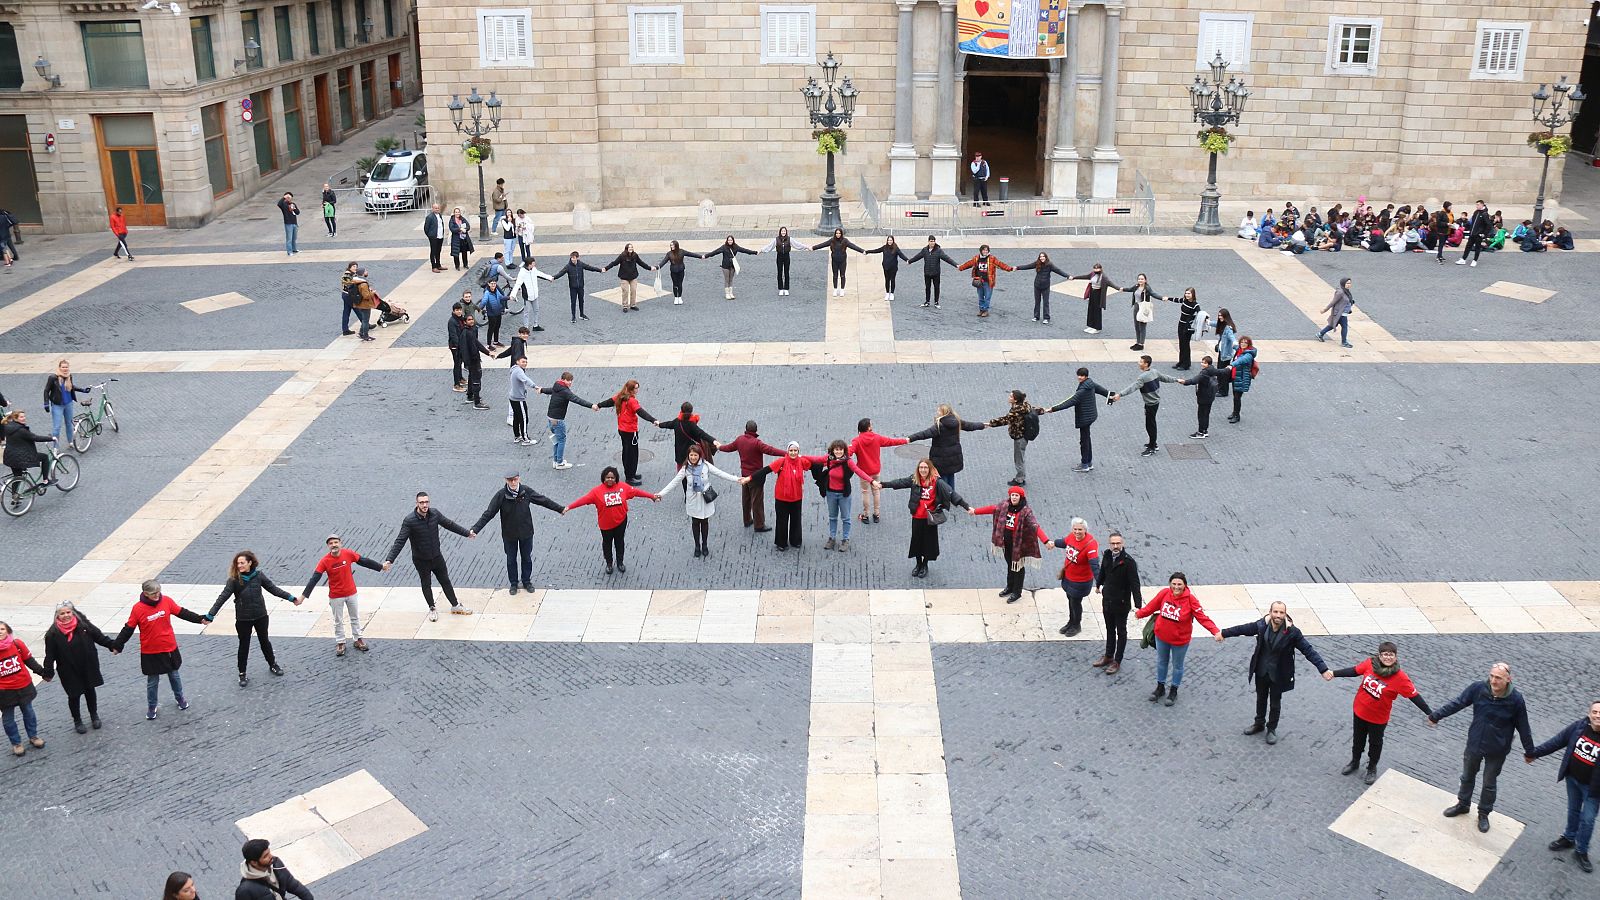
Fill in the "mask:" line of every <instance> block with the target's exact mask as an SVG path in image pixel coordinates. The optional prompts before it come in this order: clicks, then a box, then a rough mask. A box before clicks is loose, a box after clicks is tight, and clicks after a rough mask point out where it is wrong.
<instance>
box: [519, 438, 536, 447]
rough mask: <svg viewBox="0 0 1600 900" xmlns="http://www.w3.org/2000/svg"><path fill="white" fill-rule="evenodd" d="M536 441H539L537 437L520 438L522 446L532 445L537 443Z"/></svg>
mask: <svg viewBox="0 0 1600 900" xmlns="http://www.w3.org/2000/svg"><path fill="white" fill-rule="evenodd" d="M537 443H539V439H538V438H523V439H522V445H523V446H524V447H532V446H533V445H534V444H537Z"/></svg>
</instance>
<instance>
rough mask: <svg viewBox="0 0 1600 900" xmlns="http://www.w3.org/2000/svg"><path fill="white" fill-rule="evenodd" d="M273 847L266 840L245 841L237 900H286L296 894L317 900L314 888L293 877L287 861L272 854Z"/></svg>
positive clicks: (303, 897) (235, 894)
mask: <svg viewBox="0 0 1600 900" xmlns="http://www.w3.org/2000/svg"><path fill="white" fill-rule="evenodd" d="M271 847H272V845H271V844H269V843H268V842H267V841H266V840H265V839H264V838H252V839H250V840H248V841H245V842H244V846H243V847H241V848H240V850H241V851H242V852H243V854H244V862H242V863H240V864H239V887H238V889H237V890H235V891H234V894H233V896H234V898H235V900H283V898H284V897H287V896H289V895H290V894H293V895H294V896H296V897H298V898H300V900H313V898H312V896H311V889H310V888H308V887H306V886H305V885H303V884H301V883H300V881H299V879H297V878H295V877H294V876H293V875H291V874H289V868H288V867H287V866H285V865H284V864H283V860H281V859H279V858H278V857H276V856H274V855H273V854H272V849H271Z"/></svg>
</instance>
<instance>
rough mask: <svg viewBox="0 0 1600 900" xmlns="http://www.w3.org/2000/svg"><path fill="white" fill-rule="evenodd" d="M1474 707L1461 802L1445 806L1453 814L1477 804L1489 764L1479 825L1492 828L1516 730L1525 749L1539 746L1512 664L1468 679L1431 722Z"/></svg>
mask: <svg viewBox="0 0 1600 900" xmlns="http://www.w3.org/2000/svg"><path fill="white" fill-rule="evenodd" d="M1469 706H1470V707H1472V725H1471V726H1470V727H1469V728H1468V729H1467V749H1466V752H1465V753H1463V754H1462V755H1461V790H1460V791H1458V792H1457V793H1456V805H1455V806H1452V807H1450V808H1449V809H1447V810H1445V811H1444V814H1445V816H1446V817H1447V818H1455V817H1456V816H1461V815H1466V814H1467V812H1468V811H1469V810H1471V809H1472V789H1473V787H1474V786H1475V785H1476V783H1477V780H1478V769H1479V768H1482V769H1483V792H1482V793H1481V794H1479V795H1478V830H1479V831H1488V830H1489V813H1491V812H1493V811H1494V799H1495V789H1496V782H1498V781H1499V779H1500V767H1501V766H1503V765H1505V762H1506V755H1507V754H1509V753H1510V752H1511V735H1512V732H1515V733H1516V735H1517V736H1518V737H1520V738H1521V739H1522V752H1523V753H1525V754H1531V753H1532V752H1533V732H1532V730H1531V729H1529V728H1528V705H1527V704H1526V703H1524V702H1523V700H1522V695H1521V694H1520V693H1518V692H1517V690H1516V689H1515V688H1513V687H1512V686H1511V665H1510V664H1509V663H1503V662H1497V663H1495V664H1494V665H1492V666H1490V667H1489V677H1488V678H1487V679H1485V680H1483V681H1475V682H1473V683H1472V684H1470V685H1467V689H1466V690H1464V691H1462V692H1461V696H1459V697H1457V698H1456V699H1454V700H1451V701H1450V702H1449V703H1446V704H1445V705H1443V706H1441V707H1439V708H1438V709H1436V710H1434V711H1433V714H1432V715H1430V716H1428V724H1429V725H1437V724H1439V720H1440V719H1444V718H1446V717H1448V716H1451V715H1453V714H1455V713H1458V712H1460V711H1461V710H1463V709H1466V708H1467V707H1469Z"/></svg>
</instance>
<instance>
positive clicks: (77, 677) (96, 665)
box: [44, 601, 117, 734]
mask: <svg viewBox="0 0 1600 900" xmlns="http://www.w3.org/2000/svg"><path fill="white" fill-rule="evenodd" d="M96 644H99V645H100V646H102V647H104V648H106V649H107V650H110V651H111V652H112V653H116V652H117V649H116V648H117V645H116V644H115V643H113V642H112V640H111V639H110V638H108V637H106V635H105V632H103V631H101V630H100V629H99V628H97V627H96V626H95V624H94V623H93V622H91V621H89V620H88V619H86V618H84V617H83V616H82V615H81V614H80V613H79V612H78V608H77V607H75V606H73V605H72V603H71V602H70V601H69V602H66V603H61V604H58V605H57V606H56V616H55V621H54V622H53V623H51V625H50V630H49V631H46V632H45V633H44V672H45V678H46V679H48V678H51V677H53V676H55V675H56V674H58V673H59V674H60V675H61V689H62V690H64V691H66V692H67V708H69V709H71V710H72V725H73V727H74V728H76V729H77V731H78V733H79V734H83V733H84V732H86V731H88V730H89V729H87V728H85V727H84V726H83V714H82V711H81V709H80V704H82V703H85V702H86V703H87V704H88V706H89V724H90V725H92V726H94V727H95V728H97V729H98V728H99V727H100V705H99V703H98V702H96V698H95V694H94V689H95V688H97V687H99V686H100V685H102V684H105V680H104V679H103V678H101V677H100V654H99V653H98V652H97V651H96V650H95V649H94V648H95V645H96Z"/></svg>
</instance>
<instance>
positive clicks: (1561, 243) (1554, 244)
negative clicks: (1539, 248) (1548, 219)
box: [1544, 225, 1573, 250]
mask: <svg viewBox="0 0 1600 900" xmlns="http://www.w3.org/2000/svg"><path fill="white" fill-rule="evenodd" d="M1544 246H1545V249H1546V250H1571V249H1572V246H1573V245H1572V232H1570V231H1568V230H1567V228H1566V226H1565V225H1563V226H1561V227H1559V228H1557V229H1556V233H1555V234H1553V235H1551V236H1550V239H1549V240H1547V241H1545V242H1544Z"/></svg>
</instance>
